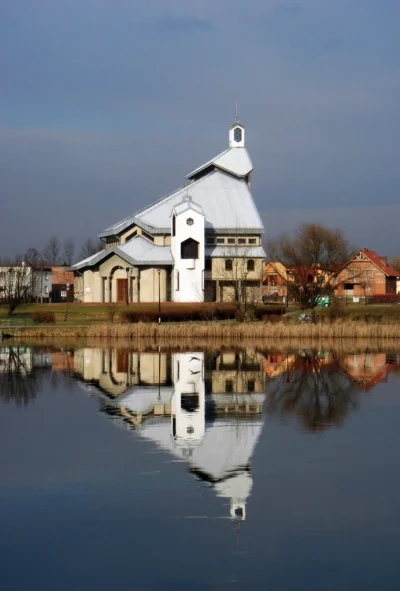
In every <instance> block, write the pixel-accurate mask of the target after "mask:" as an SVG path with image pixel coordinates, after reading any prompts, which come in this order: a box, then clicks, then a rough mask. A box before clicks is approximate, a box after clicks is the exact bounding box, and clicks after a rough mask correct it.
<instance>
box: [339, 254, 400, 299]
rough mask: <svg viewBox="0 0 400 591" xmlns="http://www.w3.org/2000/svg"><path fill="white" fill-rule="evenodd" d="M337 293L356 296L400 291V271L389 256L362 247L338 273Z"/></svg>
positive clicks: (389, 293)
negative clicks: (390, 262) (389, 261)
mask: <svg viewBox="0 0 400 591" xmlns="http://www.w3.org/2000/svg"><path fill="white" fill-rule="evenodd" d="M336 284H337V288H336V295H337V296H350V297H354V298H359V297H366V296H376V295H382V296H383V295H395V294H397V293H400V272H399V271H396V269H394V268H393V267H391V266H390V265H389V264H388V262H387V257H382V256H379V255H377V254H376V252H374V251H373V250H368V249H367V248H362V249H361V250H360V251H359V252H358V253H357V254H355V255H354V256H353V257H352V258H351V259H350V260H349V261H347V263H346V264H345V265H343V267H342V268H341V270H340V271H338V274H337V275H336Z"/></svg>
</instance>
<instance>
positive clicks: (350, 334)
mask: <svg viewBox="0 0 400 591" xmlns="http://www.w3.org/2000/svg"><path fill="white" fill-rule="evenodd" d="M12 335H13V337H15V338H24V339H26V338H43V337H50V338H65V337H69V338H83V337H84V338H90V339H92V338H95V339H112V340H121V339H122V340H124V339H125V340H131V339H141V338H147V339H152V340H165V341H168V342H171V341H172V340H174V339H195V340H196V342H198V341H199V340H205V341H208V340H223V341H225V340H227V339H229V340H230V341H232V342H240V341H241V340H242V339H251V340H255V339H262V340H264V339H287V340H288V339H289V340H292V339H301V340H303V339H313V340H326V339H378V340H381V339H399V338H400V324H372V323H366V322H362V321H349V320H346V321H343V320H338V321H336V322H332V323H331V324H325V323H324V324H288V323H283V322H271V323H270V322H245V323H224V322H216V321H213V322H204V323H200V322H185V323H183V322H182V323H165V324H161V325H158V324H154V323H143V322H138V323H132V324H125V323H124V324H113V323H109V324H106V323H105V324H95V325H93V326H88V327H61V326H46V327H41V326H39V327H29V328H28V327H27V328H18V329H14V330H13V331H12Z"/></svg>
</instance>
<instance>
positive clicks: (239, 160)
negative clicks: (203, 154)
mask: <svg viewBox="0 0 400 591" xmlns="http://www.w3.org/2000/svg"><path fill="white" fill-rule="evenodd" d="M210 166H213V167H216V168H220V169H221V170H223V171H226V172H229V173H230V174H234V175H235V176H237V177H240V178H244V177H245V176H247V175H248V174H249V173H250V172H251V171H252V170H253V164H252V162H251V160H250V156H249V153H248V151H247V150H246V148H228V149H227V150H224V151H223V152H221V154H218V155H217V156H215V157H214V158H212V159H211V160H209V161H208V162H206V163H205V164H202V165H201V166H199V167H198V168H196V169H195V170H193V171H192V172H191V173H189V174H188V175H187V176H186V178H187V179H189V180H190V179H193V178H195V177H196V176H197V175H198V174H199V173H200V172H203V171H204V170H206V169H207V168H209V167H210Z"/></svg>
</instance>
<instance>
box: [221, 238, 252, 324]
mask: <svg viewBox="0 0 400 591" xmlns="http://www.w3.org/2000/svg"><path fill="white" fill-rule="evenodd" d="M230 240H232V241H234V244H232V245H229V244H228V245H227V246H226V247H224V258H221V259H214V260H215V261H216V262H215V263H214V261H213V265H214V264H215V265H216V267H217V269H216V271H217V274H218V278H219V282H220V287H221V288H222V292H223V299H224V301H229V302H231V303H233V304H235V306H236V308H237V310H238V311H241V312H242V314H241V316H243V318H244V317H245V316H246V315H249V314H251V313H252V310H254V308H255V307H256V306H257V305H258V304H259V303H260V302H261V281H262V278H263V267H264V261H263V259H260V257H259V256H255V255H254V254H253V250H254V249H253V248H252V247H251V246H249V245H247V244H246V243H245V242H246V238H243V234H241V233H239V232H238V234H237V236H235V237H231V238H230ZM241 240H243V241H244V244H241Z"/></svg>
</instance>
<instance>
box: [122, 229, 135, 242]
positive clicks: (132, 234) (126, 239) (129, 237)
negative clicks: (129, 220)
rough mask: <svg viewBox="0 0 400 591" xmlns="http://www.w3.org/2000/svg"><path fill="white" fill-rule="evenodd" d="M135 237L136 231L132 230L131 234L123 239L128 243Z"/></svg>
mask: <svg viewBox="0 0 400 591" xmlns="http://www.w3.org/2000/svg"><path fill="white" fill-rule="evenodd" d="M135 236H137V230H134V231H133V232H132V233H131V234H128V236H127V237H126V238H125V242H128V240H131V239H132V238H134V237H135Z"/></svg>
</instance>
